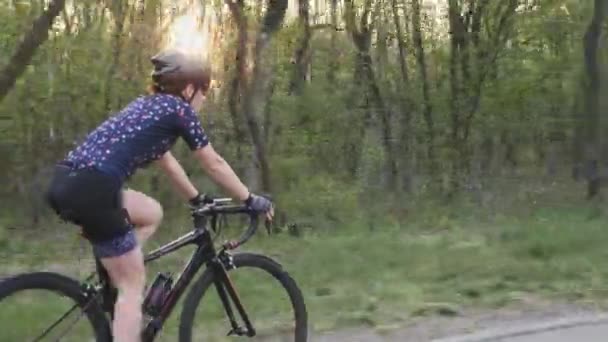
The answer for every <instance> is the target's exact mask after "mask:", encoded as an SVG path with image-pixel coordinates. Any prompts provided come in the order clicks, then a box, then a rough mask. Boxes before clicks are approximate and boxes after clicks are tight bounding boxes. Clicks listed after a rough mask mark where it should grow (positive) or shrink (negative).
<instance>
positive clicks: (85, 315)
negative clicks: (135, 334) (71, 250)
mask: <svg viewBox="0 0 608 342" xmlns="http://www.w3.org/2000/svg"><path fill="white" fill-rule="evenodd" d="M0 322H2V325H3V326H4V327H6V329H2V340H3V341H4V340H6V341H20V342H21V341H23V342H30V341H62V342H63V341H96V342H109V341H111V333H110V327H109V324H108V321H107V319H106V317H105V315H104V313H103V311H102V309H101V307H100V306H99V303H98V301H97V299H96V298H93V297H92V296H87V294H86V292H85V291H84V290H83V288H82V286H81V285H80V284H79V283H78V282H77V281H75V280H73V279H71V278H68V277H66V276H63V275H60V274H56V273H48V272H36V273H27V274H20V275H16V276H13V277H9V278H5V279H2V280H1V281H0Z"/></svg>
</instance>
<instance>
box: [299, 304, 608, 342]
mask: <svg viewBox="0 0 608 342" xmlns="http://www.w3.org/2000/svg"><path fill="white" fill-rule="evenodd" d="M552 309H553V310H552V311H540V312H530V311H523V312H519V313H517V314H515V315H509V314H506V315H505V314H497V315H491V316H488V317H484V319H468V318H452V319H443V318H437V319H434V318H429V319H428V320H422V324H414V325H411V326H408V327H401V328H397V329H389V330H387V331H381V329H373V328H359V329H346V330H341V331H334V332H326V333H321V334H314V333H313V334H312V336H311V339H310V340H311V341H314V342H346V341H348V342H393V341H394V342H402V341H407V342H431V341H432V342H600V341H601V342H606V341H608V313H606V311H602V312H600V311H587V310H579V309H578V308H576V307H572V306H565V307H552Z"/></svg>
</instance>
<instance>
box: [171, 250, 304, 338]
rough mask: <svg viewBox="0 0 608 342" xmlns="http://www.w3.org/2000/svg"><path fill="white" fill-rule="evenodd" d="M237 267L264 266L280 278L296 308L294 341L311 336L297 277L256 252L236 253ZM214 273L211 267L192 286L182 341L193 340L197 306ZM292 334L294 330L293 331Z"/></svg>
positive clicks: (181, 329)
mask: <svg viewBox="0 0 608 342" xmlns="http://www.w3.org/2000/svg"><path fill="white" fill-rule="evenodd" d="M233 262H234V265H235V267H236V268H235V269H232V270H228V271H229V273H228V274H230V272H235V271H238V269H239V268H245V267H252V268H258V269H260V270H263V271H265V272H267V273H269V274H270V275H272V277H273V278H274V279H276V280H278V281H279V282H280V284H281V286H282V287H283V289H285V291H286V292H287V294H288V295H289V299H290V302H291V306H292V308H293V311H294V320H295V328H294V341H295V342H306V341H307V338H308V313H307V311H306V305H305V303H304V297H303V296H302V292H301V291H300V289H299V288H298V286H297V284H296V282H295V280H294V279H293V278H292V277H291V276H290V275H289V274H288V273H287V272H286V271H285V270H283V268H282V267H281V265H280V264H278V263H277V262H276V261H274V260H272V259H271V258H269V257H266V256H263V255H259V254H253V253H237V254H235V255H234V256H233ZM213 278H214V274H213V272H212V271H211V270H210V269H207V270H206V271H205V273H203V275H202V276H201V277H200V278H199V279H198V280H197V281H196V282H195V283H194V284H193V285H192V288H191V290H190V292H189V293H188V295H187V296H186V299H185V300H184V306H183V309H182V314H181V319H180V325H179V341H180V342H192V328H193V324H194V319H195V314H196V309H197V307H198V306H199V303H200V301H201V300H202V299H203V296H204V295H205V293H206V291H207V289H208V288H209V287H210V286H212V285H213V284H214V279H213ZM290 335H291V334H290Z"/></svg>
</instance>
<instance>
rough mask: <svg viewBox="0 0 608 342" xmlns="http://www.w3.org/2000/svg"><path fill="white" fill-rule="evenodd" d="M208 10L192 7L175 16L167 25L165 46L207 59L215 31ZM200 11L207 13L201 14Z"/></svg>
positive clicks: (212, 19)
mask: <svg viewBox="0 0 608 342" xmlns="http://www.w3.org/2000/svg"><path fill="white" fill-rule="evenodd" d="M210 12H212V11H209V10H205V11H201V10H200V8H196V7H192V8H190V9H188V10H187V11H185V13H184V14H182V15H180V16H178V17H176V18H175V19H174V20H173V21H172V22H171V23H170V25H169V27H168V30H167V39H166V44H165V48H168V49H176V50H179V51H182V52H184V53H187V54H189V55H194V56H197V57H200V58H201V59H202V60H209V59H210V58H211V51H212V50H213V48H214V46H213V45H214V39H213V36H214V34H215V33H216V32H215V31H216V23H215V20H214V19H215V16H213V15H211V14H210ZM202 13H206V14H207V15H204V16H203V15H202Z"/></svg>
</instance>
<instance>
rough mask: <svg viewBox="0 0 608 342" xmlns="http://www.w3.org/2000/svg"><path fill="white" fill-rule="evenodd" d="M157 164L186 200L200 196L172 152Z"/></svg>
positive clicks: (166, 154) (167, 153)
mask: <svg viewBox="0 0 608 342" xmlns="http://www.w3.org/2000/svg"><path fill="white" fill-rule="evenodd" d="M157 164H158V165H159V166H160V168H161V169H162V170H163V171H164V173H165V174H166V175H167V176H168V177H169V179H170V180H171V183H172V184H173V186H174V187H175V188H176V189H177V190H178V192H179V193H180V194H181V195H182V197H184V198H185V199H186V200H189V199H191V198H194V197H195V196H196V195H198V190H197V189H196V187H195V186H194V185H193V184H192V182H191V181H190V178H188V175H186V171H184V168H183V167H182V166H181V165H180V163H179V162H178V161H177V159H175V157H174V156H173V154H171V152H166V153H165V154H164V155H163V156H162V157H161V158H160V159H159V160H158V161H157Z"/></svg>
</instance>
